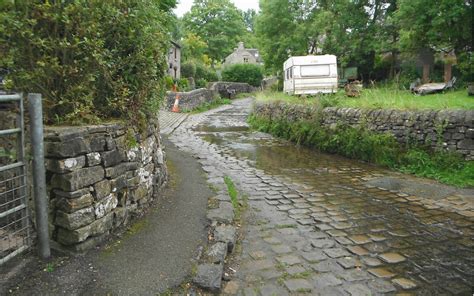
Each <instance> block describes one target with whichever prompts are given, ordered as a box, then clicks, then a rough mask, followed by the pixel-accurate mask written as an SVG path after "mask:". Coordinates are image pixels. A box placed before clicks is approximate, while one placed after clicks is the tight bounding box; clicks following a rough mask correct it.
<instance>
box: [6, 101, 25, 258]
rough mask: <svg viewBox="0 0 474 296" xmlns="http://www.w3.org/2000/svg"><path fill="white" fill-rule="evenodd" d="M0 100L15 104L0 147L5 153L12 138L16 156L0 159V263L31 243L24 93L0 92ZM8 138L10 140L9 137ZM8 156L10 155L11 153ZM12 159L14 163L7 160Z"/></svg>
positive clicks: (23, 249)
mask: <svg viewBox="0 0 474 296" xmlns="http://www.w3.org/2000/svg"><path fill="white" fill-rule="evenodd" d="M0 103H3V104H5V103H7V104H17V105H18V106H17V108H18V109H17V111H16V113H17V116H16V123H15V125H16V126H15V127H5V129H3V130H2V129H0V148H2V146H3V149H2V150H3V152H7V151H8V148H7V146H6V145H8V139H5V137H15V140H16V143H15V145H16V147H15V152H16V153H15V157H14V159H8V158H9V157H6V156H7V154H5V155H4V157H3V158H0V160H1V161H0V265H2V264H3V263H5V262H7V261H8V260H9V259H11V258H13V257H14V256H16V255H18V254H20V253H21V252H23V251H25V250H27V249H28V248H29V246H30V245H31V237H30V225H29V212H28V206H27V200H28V198H27V171H26V165H25V161H24V160H25V151H24V147H25V129H24V120H23V118H24V109H23V96H22V95H21V94H10V95H0ZM10 140H11V139H10ZM10 158H13V157H11V155H10ZM12 160H14V162H13V163H9V162H11V161H12Z"/></svg>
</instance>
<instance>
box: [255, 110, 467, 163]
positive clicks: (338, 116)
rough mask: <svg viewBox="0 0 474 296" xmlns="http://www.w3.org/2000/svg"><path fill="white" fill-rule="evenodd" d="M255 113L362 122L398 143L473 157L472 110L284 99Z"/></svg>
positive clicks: (326, 123)
mask: <svg viewBox="0 0 474 296" xmlns="http://www.w3.org/2000/svg"><path fill="white" fill-rule="evenodd" d="M255 112H256V113H257V114H260V115H263V116H266V117H269V118H272V119H285V120H288V121H290V122H293V121H296V120H301V119H302V120H310V119H314V118H315V117H318V116H319V117H321V123H322V125H323V126H325V127H328V128H329V127H331V126H333V125H334V124H338V123H345V124H349V125H352V126H355V125H360V124H364V125H366V126H367V128H369V129H370V130H373V131H376V132H389V133H391V134H392V135H394V136H395V138H396V139H397V141H398V142H399V143H403V144H405V143H418V144H430V145H431V147H432V149H435V148H443V149H447V150H449V151H454V152H457V153H459V154H461V155H463V157H464V158H465V159H466V160H474V110H439V111H438V110H419V111H405V110H389V109H372V110H363V109H355V108H337V107H329V108H324V109H323V110H322V111H317V110H316V109H315V108H314V107H311V106H303V105H289V104H285V103H271V104H257V105H256V107H255Z"/></svg>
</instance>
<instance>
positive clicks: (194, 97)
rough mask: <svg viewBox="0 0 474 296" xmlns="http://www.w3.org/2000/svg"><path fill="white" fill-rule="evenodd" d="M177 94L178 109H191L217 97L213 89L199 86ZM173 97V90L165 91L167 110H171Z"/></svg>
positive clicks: (174, 96) (174, 94)
mask: <svg viewBox="0 0 474 296" xmlns="http://www.w3.org/2000/svg"><path fill="white" fill-rule="evenodd" d="M177 94H178V95H179V109H180V110H193V109H194V108H196V107H198V106H199V105H201V104H203V103H206V102H210V101H212V100H214V99H215V98H216V97H217V93H216V92H215V91H212V90H209V89H206V88H199V89H195V90H193V91H190V92H178V93H177ZM175 99H176V93H175V92H167V93H166V108H167V110H171V108H173V105H174V101H175Z"/></svg>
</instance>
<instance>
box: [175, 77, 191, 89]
mask: <svg viewBox="0 0 474 296" xmlns="http://www.w3.org/2000/svg"><path fill="white" fill-rule="evenodd" d="M178 90H179V91H188V90H189V82H188V79H186V78H181V79H180V80H178Z"/></svg>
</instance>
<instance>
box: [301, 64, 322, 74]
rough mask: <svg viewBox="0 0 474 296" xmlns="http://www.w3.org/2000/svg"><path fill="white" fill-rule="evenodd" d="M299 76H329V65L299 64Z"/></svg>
mask: <svg viewBox="0 0 474 296" xmlns="http://www.w3.org/2000/svg"><path fill="white" fill-rule="evenodd" d="M301 76H329V65H311V66H301Z"/></svg>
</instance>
